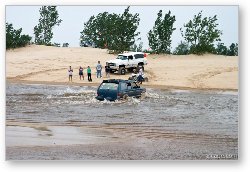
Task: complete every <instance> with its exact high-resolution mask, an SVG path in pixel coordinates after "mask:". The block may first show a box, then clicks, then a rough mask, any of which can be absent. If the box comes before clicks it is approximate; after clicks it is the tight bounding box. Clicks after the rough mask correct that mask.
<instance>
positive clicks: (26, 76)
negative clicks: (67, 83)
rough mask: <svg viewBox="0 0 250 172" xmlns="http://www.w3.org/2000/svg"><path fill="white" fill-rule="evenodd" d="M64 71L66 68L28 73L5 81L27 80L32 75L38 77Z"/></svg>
mask: <svg viewBox="0 0 250 172" xmlns="http://www.w3.org/2000/svg"><path fill="white" fill-rule="evenodd" d="M66 69H67V68H60V69H47V70H41V71H37V72H30V73H26V74H22V75H17V76H14V77H7V79H14V80H23V79H25V78H28V77H31V76H34V75H38V74H41V73H47V72H54V71H60V70H66Z"/></svg>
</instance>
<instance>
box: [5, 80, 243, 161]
mask: <svg viewBox="0 0 250 172" xmlns="http://www.w3.org/2000/svg"><path fill="white" fill-rule="evenodd" d="M6 87H7V89H6V92H7V93H6V122H7V125H12V127H13V126H16V125H19V124H20V125H22V127H23V126H25V125H27V126H29V124H32V125H34V124H35V125H41V124H42V125H46V126H49V129H48V131H54V130H55V129H53V127H52V126H71V127H72V126H73V127H85V128H86V127H88V128H95V129H100V130H102V131H104V130H107V131H108V132H112V133H113V134H112V138H121V139H123V142H124V139H125V140H126V139H128V138H133V139H138V138H139V139H140V138H141V140H144V141H145V140H146V142H147V141H152V140H153V141H155V140H158V141H159V142H158V143H159V144H160V143H161V144H163V145H164V144H166V143H168V142H169V141H170V140H173V139H174V140H175V139H177V140H178V141H180V140H183V141H184V142H182V143H181V146H180V147H182V148H183V151H184V148H185V147H186V148H188V147H189V146H190V145H192V146H194V144H197V143H198V144H200V145H203V146H200V147H199V148H197V147H192V148H191V147H190V151H191V154H195V157H196V156H198V157H199V155H198V154H199V153H200V152H203V153H204V152H206V150H209V151H210V152H211V150H212V153H221V154H233V155H237V154H238V95H237V93H230V92H211V91H209V92H208V91H207V92H205V91H203V92H201V91H176V90H157V89H150V88H148V89H147V93H146V96H145V97H143V98H141V99H136V98H129V99H128V100H126V101H116V102H107V101H103V102H99V101H97V100H96V99H95V96H96V87H88V86H82V87H79V86H52V85H22V84H8V85H7V86H6ZM51 127H52V129H51ZM9 130H10V131H11V130H16V128H8V129H7V132H6V135H7V136H6V137H7V139H6V140H7V143H6V144H8V131H9ZM72 131H74V129H73V130H72ZM54 135H56V132H55V133H54ZM104 135H105V134H104ZM109 136H110V133H109ZM47 137H53V132H52V133H51V134H50V135H47ZM100 137H101V136H100ZM11 139H12V140H13V139H14V140H15V137H14V138H13V135H12V137H10V139H9V140H11ZM95 139H97V140H98V137H97V138H95ZM141 140H140V141H141ZM190 140H191V141H190ZM43 141H44V140H43ZM120 141H121V140H120ZM140 141H139V142H140ZM80 142H81V140H80V141H79V140H78V141H76V142H72V143H71V144H79V143H80ZM102 142H107V140H106V141H103V140H102ZM10 143H13V141H12V142H10ZM45 143H47V142H45ZM137 143H138V142H137ZM137 143H136V144H137ZM67 144H70V142H67ZM175 144H179V143H177V142H176V143H175ZM22 145H23V144H22ZM48 145H49V144H48ZM218 145H219V146H218ZM6 146H7V147H8V145H6ZM9 146H11V145H9ZM177 147H178V146H177ZM180 147H178V149H177V148H176V152H177V154H176V155H173V157H169V156H168V158H166V157H165V158H160V159H176V157H178V156H179V155H180V154H183V153H184V152H183V151H180ZM149 149H154V148H149ZM177 150H178V151H179V153H178V151H177ZM151 151H153V150H151ZM165 151H166V150H165ZM172 151H174V150H172ZM185 151H187V150H185ZM206 153H207V154H208V153H209V152H206ZM166 154H167V152H166ZM184 154H185V153H184ZM196 154H197V155H196ZM181 157H182V156H181ZM203 158H204V155H202V158H197V159H203ZM59 159H60V158H59ZM97 159H98V158H97ZM107 159H110V157H108V158H107ZM111 159H112V158H111ZM118 159H119V158H118ZM135 159H144V158H140V157H138V158H135ZM156 159H157V158H156ZM177 159H178V158H177ZM180 159H182V158H180ZM183 159H185V158H183ZM194 159H196V158H194ZM204 159H206V157H205V158H204ZM234 159H235V158H234Z"/></svg>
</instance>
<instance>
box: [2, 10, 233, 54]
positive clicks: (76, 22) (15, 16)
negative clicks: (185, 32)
mask: <svg viewBox="0 0 250 172" xmlns="http://www.w3.org/2000/svg"><path fill="white" fill-rule="evenodd" d="M39 8H41V6H6V22H8V23H12V24H13V26H14V28H15V29H18V28H22V29H23V32H22V33H23V34H29V35H30V36H32V37H34V34H33V28H34V26H35V25H37V24H38V20H39V17H40V14H39ZM125 8H127V6H57V9H58V12H59V17H60V19H62V20H63V21H62V23H61V24H60V26H55V28H54V29H53V33H54V37H53V39H52V42H56V43H61V44H62V43H64V42H68V43H69V46H70V47H79V38H80V32H81V31H82V30H83V27H84V25H83V24H84V23H85V22H87V21H88V20H89V18H90V16H92V15H97V14H98V13H101V12H104V11H107V12H109V13H117V14H121V13H123V12H124V10H125ZM159 10H163V14H166V13H168V11H169V10H170V11H171V14H172V15H175V17H176V22H175V23H174V27H175V28H176V30H175V31H174V32H173V35H172V50H173V48H175V47H176V46H177V45H178V43H180V41H183V38H182V36H181V32H180V28H181V27H183V24H184V23H187V22H188V21H189V20H191V19H193V17H194V15H196V14H198V12H200V11H201V10H202V11H203V17H209V16H211V17H212V16H214V15H217V18H218V21H217V23H218V24H219V26H218V28H219V29H220V30H222V32H223V35H222V36H221V39H222V41H221V42H223V43H225V45H226V46H229V45H230V44H231V43H238V6H131V7H130V12H131V13H133V14H135V13H139V17H140V24H139V28H138V31H139V32H140V33H141V34H140V35H139V37H141V41H142V42H143V48H148V47H149V46H148V39H147V33H148V31H149V30H150V29H152V27H153V25H154V22H155V20H156V17H157V13H158V12H159ZM138 43H139V42H138Z"/></svg>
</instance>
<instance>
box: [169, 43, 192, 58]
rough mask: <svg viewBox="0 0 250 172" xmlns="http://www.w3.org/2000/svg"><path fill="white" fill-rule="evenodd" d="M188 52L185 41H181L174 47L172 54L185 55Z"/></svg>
mask: <svg viewBox="0 0 250 172" xmlns="http://www.w3.org/2000/svg"><path fill="white" fill-rule="evenodd" d="M188 52H189V46H188V43H187V42H182V41H181V43H180V44H179V45H178V46H177V47H176V48H175V50H174V52H173V54H175V55H186V54H188Z"/></svg>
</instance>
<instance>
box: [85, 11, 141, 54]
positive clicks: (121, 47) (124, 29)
mask: <svg viewBox="0 0 250 172" xmlns="http://www.w3.org/2000/svg"><path fill="white" fill-rule="evenodd" d="M139 21H140V18H139V14H137V13H136V14H134V15H133V14H131V13H129V7H128V8H126V9H125V11H124V13H123V14H121V15H118V14H115V13H113V14H109V13H108V12H103V13H99V14H98V15H97V16H91V17H90V19H89V20H88V21H87V22H86V23H84V29H83V31H82V32H80V34H81V35H80V46H86V45H92V46H93V45H95V46H97V47H99V48H107V49H108V50H111V51H114V52H123V51H128V50H129V49H130V47H131V46H132V45H133V44H134V42H135V38H136V37H137V36H138V35H139V34H140V33H139V32H136V30H137V28H138V25H139Z"/></svg>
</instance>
